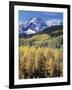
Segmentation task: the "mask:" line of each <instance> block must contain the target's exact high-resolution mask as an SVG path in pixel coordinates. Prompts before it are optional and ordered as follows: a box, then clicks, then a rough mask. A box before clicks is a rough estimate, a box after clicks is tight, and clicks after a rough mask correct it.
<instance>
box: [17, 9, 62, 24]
mask: <svg viewBox="0 0 72 90" xmlns="http://www.w3.org/2000/svg"><path fill="white" fill-rule="evenodd" d="M33 17H34V18H37V17H39V18H41V19H43V20H50V19H59V20H61V21H62V20H63V13H61V12H40V11H24V10H20V11H19V22H23V23H26V22H27V21H28V20H29V19H30V18H33Z"/></svg>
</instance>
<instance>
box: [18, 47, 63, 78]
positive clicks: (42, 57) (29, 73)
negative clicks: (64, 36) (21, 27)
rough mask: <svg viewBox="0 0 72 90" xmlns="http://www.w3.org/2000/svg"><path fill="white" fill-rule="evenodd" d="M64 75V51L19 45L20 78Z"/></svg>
mask: <svg viewBox="0 0 72 90" xmlns="http://www.w3.org/2000/svg"><path fill="white" fill-rule="evenodd" d="M62 76H63V51H62V50H60V49H56V48H55V49H52V48H42V47H38V48H36V47H33V46H31V47H29V46H20V47H19V78H20V79H26V78H27V79H28V78H49V77H62Z"/></svg>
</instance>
